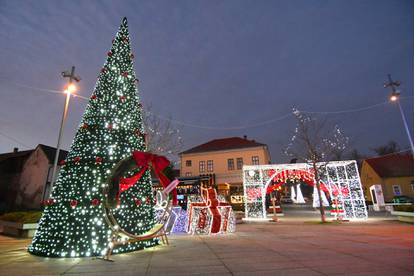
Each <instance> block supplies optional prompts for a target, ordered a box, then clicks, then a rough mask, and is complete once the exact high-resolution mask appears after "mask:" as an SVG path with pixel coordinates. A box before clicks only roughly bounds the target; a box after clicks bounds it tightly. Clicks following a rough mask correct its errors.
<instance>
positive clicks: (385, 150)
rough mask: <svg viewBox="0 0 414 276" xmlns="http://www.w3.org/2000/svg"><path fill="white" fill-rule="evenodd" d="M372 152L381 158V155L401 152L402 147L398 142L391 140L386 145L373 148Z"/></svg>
mask: <svg viewBox="0 0 414 276" xmlns="http://www.w3.org/2000/svg"><path fill="white" fill-rule="evenodd" d="M372 151H374V152H375V153H376V154H377V155H378V156H381V155H386V154H390V153H396V152H399V151H400V146H398V144H397V142H395V141H392V140H391V141H389V142H388V143H387V144H385V145H382V146H378V147H376V148H373V149H372Z"/></svg>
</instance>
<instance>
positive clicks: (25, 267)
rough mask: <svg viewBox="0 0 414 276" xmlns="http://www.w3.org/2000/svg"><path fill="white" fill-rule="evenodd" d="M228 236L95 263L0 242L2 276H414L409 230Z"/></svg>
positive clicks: (180, 239) (290, 230) (295, 228)
mask: <svg viewBox="0 0 414 276" xmlns="http://www.w3.org/2000/svg"><path fill="white" fill-rule="evenodd" d="M237 226H238V228H237V232H236V233H235V234H230V235H227V236H209V237H206V236H189V235H185V234H182V235H173V236H170V241H171V245H170V246H158V247H156V248H152V249H146V250H144V251H140V252H133V253H128V254H123V255H115V256H113V259H114V260H115V262H112V263H111V262H105V261H102V260H96V259H92V258H77V259H50V258H41V257H36V256H32V255H30V254H28V253H27V252H26V251H25V246H27V245H28V243H29V242H30V240H17V239H13V238H10V237H5V236H0V275H16V276H17V275H78V274H85V275H104V274H105V275H190V274H194V275H195V274H199V275H200V274H201V275H203V274H204V275H334V274H349V275H392V274H394V275H414V225H410V224H404V223H400V222H397V221H381V222H366V223H344V224H341V225H336V224H329V225H319V224H311V223H303V222H292V221H285V222H280V223H276V224H271V223H267V224H241V225H237Z"/></svg>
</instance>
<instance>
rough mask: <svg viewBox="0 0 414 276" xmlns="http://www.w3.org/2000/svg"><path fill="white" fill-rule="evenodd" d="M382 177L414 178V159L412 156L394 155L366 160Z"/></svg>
mask: <svg viewBox="0 0 414 276" xmlns="http://www.w3.org/2000/svg"><path fill="white" fill-rule="evenodd" d="M365 162H367V163H368V164H369V165H370V166H371V167H372V168H373V169H374V171H375V172H376V173H377V174H378V175H379V176H380V177H401V176H414V158H413V157H412V156H411V155H408V154H406V155H402V154H392V155H386V156H380V157H376V158H370V159H365Z"/></svg>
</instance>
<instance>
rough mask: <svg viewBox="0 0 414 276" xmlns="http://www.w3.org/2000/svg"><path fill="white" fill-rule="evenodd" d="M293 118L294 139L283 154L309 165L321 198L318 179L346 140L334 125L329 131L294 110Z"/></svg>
mask: <svg viewBox="0 0 414 276" xmlns="http://www.w3.org/2000/svg"><path fill="white" fill-rule="evenodd" d="M293 115H294V116H295V118H296V120H297V126H296V128H295V132H294V135H293V136H292V138H291V141H290V143H289V145H288V147H287V149H286V151H285V153H286V154H287V155H289V156H291V157H295V158H298V159H300V160H303V161H305V162H307V163H308V164H310V165H311V167H312V169H313V172H314V177H315V186H316V189H317V195H318V199H321V198H322V194H321V193H322V192H321V186H320V184H321V175H322V172H323V171H326V168H327V165H328V164H329V161H331V160H333V158H334V157H335V156H336V155H337V153H338V151H340V152H343V151H344V150H345V148H346V146H347V144H348V137H346V136H344V135H343V133H342V131H341V130H340V129H339V127H338V126H337V125H335V126H333V127H331V126H329V125H328V124H327V121H326V120H323V121H318V120H317V119H316V118H313V117H311V116H305V115H303V114H302V113H301V112H300V111H299V110H297V109H294V110H293ZM319 210H320V213H321V221H322V222H326V218H325V208H324V204H323V200H319Z"/></svg>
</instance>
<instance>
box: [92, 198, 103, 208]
mask: <svg viewBox="0 0 414 276" xmlns="http://www.w3.org/2000/svg"><path fill="white" fill-rule="evenodd" d="M99 203H101V202H100V201H99V199H97V198H94V199H92V201H91V204H92V206H98V205H99Z"/></svg>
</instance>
